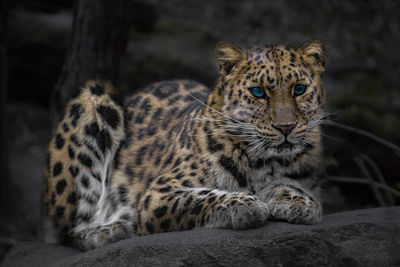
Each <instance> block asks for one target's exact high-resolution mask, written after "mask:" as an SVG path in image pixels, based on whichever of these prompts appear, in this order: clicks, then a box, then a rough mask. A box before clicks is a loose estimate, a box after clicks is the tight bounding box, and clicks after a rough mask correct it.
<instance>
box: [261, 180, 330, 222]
mask: <svg viewBox="0 0 400 267" xmlns="http://www.w3.org/2000/svg"><path fill="white" fill-rule="evenodd" d="M267 203H268V207H269V209H270V212H271V217H272V219H275V220H283V221H287V222H289V223H296V224H314V223H317V222H319V221H321V219H322V207H321V203H320V202H319V201H318V200H317V199H315V197H313V196H312V195H311V194H309V193H306V192H304V191H303V190H301V189H298V188H292V187H289V186H282V187H278V188H276V189H275V190H274V191H273V192H272V197H271V198H270V200H269V201H268V202H267Z"/></svg>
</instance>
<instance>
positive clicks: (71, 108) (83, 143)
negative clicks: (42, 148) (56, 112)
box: [43, 81, 125, 242]
mask: <svg viewBox="0 0 400 267" xmlns="http://www.w3.org/2000/svg"><path fill="white" fill-rule="evenodd" d="M124 136H125V130H124V112H123V107H122V104H121V101H120V100H119V98H118V97H117V94H116V91H115V90H114V88H113V87H112V86H111V84H110V83H104V82H98V81H88V82H87V83H86V84H85V86H84V87H83V88H82V89H81V92H80V94H79V95H78V97H76V98H74V99H72V100H71V101H69V103H68V105H67V107H66V111H65V114H64V117H63V118H62V120H61V122H60V123H59V124H58V126H57V129H56V133H55V135H54V138H53V139H52V140H51V142H50V145H49V154H48V160H47V166H46V169H45V182H44V190H43V193H44V194H43V204H44V221H43V223H44V227H45V229H44V238H45V240H46V241H48V242H63V240H60V238H59V237H65V236H68V235H66V233H68V232H70V231H71V229H77V228H78V230H79V229H84V228H85V227H87V226H88V225H93V223H101V220H103V219H104V218H102V217H104V216H105V215H104V214H101V213H100V212H99V210H100V209H102V208H103V207H102V206H103V205H105V203H106V202H107V201H106V198H107V192H108V184H109V182H110V181H109V179H110V176H111V175H110V174H111V172H112V166H113V161H114V157H115V154H116V151H117V149H118V147H119V146H120V144H121V142H122V140H123V139H124Z"/></svg>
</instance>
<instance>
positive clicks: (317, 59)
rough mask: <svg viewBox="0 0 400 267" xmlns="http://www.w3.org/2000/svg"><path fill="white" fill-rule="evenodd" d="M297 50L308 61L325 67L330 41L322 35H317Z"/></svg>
mask: <svg viewBox="0 0 400 267" xmlns="http://www.w3.org/2000/svg"><path fill="white" fill-rule="evenodd" d="M297 51H298V52H299V53H300V54H302V55H303V58H304V60H306V61H308V63H311V64H315V65H317V66H320V67H322V68H323V67H324V66H325V63H326V60H327V59H328V51H329V47H328V42H327V41H326V40H325V39H324V38H321V37H317V38H314V39H311V40H309V41H307V42H305V43H304V44H303V45H301V46H300V47H299V48H297Z"/></svg>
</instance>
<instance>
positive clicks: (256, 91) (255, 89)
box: [249, 87, 265, 98]
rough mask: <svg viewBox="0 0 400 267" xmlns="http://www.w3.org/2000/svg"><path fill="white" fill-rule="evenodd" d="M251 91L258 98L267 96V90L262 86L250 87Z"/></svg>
mask: <svg viewBox="0 0 400 267" xmlns="http://www.w3.org/2000/svg"><path fill="white" fill-rule="evenodd" d="M249 90H250V93H251V94H252V95H253V96H254V97H257V98H263V97H265V91H264V89H263V88H261V87H250V88H249Z"/></svg>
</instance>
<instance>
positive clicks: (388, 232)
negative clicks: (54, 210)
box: [3, 207, 400, 267]
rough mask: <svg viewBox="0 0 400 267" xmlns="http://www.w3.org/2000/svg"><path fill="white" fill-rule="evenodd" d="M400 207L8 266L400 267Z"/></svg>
mask: <svg viewBox="0 0 400 267" xmlns="http://www.w3.org/2000/svg"><path fill="white" fill-rule="evenodd" d="M399 247H400V207H392V208H377V209H365V210H355V211H350V212H343V213H335V214H331V215H328V216H325V217H324V219H323V221H322V222H321V223H319V224H316V225H311V226H305V225H292V224H287V223H283V222H271V223H268V224H267V225H265V226H263V227H261V228H258V229H252V230H246V231H233V230H221V229H197V230H192V231H185V232H172V233H165V234H156V235H150V236H145V237H133V238H131V239H127V240H122V241H120V242H117V243H114V244H111V245H108V246H105V247H102V248H98V249H95V250H91V251H88V252H81V251H79V250H76V249H73V248H68V247H63V246H57V245H50V244H45V243H40V242H25V243H19V244H17V245H15V246H14V247H13V248H12V249H11V251H10V252H9V254H8V255H7V256H6V258H5V260H4V262H3V266H4V267H6V266H30V267H33V266H400V248H399Z"/></svg>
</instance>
